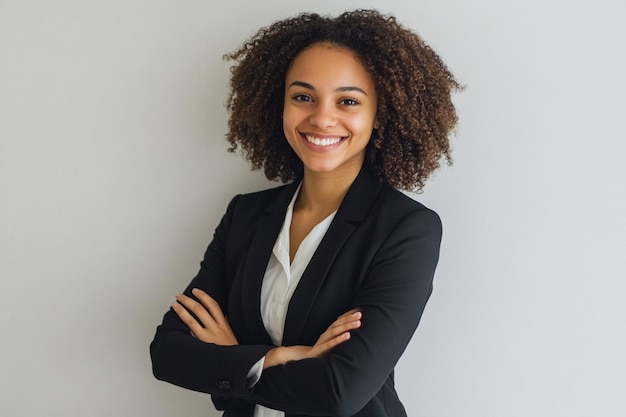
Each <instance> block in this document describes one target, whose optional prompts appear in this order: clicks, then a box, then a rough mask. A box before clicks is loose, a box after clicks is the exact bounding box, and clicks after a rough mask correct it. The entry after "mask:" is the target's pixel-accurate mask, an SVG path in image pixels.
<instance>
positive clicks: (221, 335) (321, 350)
mask: <svg viewBox="0 0 626 417" xmlns="http://www.w3.org/2000/svg"><path fill="white" fill-rule="evenodd" d="M192 294H193V295H194V296H195V297H196V298H197V299H198V300H199V301H200V302H198V301H196V300H194V299H193V298H190V297H187V296H186V295H184V294H178V295H177V296H176V301H175V302H174V303H173V304H172V308H173V309H174V312H175V313H176V314H177V315H178V317H180V319H181V320H182V321H183V323H185V324H186V325H187V327H189V330H190V332H191V335H192V336H194V337H195V338H197V339H199V340H201V341H203V342H205V343H213V344H215V345H218V346H235V345H238V344H239V342H238V341H237V338H236V337H235V334H234V333H233V331H232V329H231V327H230V324H229V323H228V319H227V318H226V316H224V313H223V312H222V309H221V308H220V306H219V304H218V302H217V301H215V300H214V299H213V298H211V296H209V295H208V294H207V293H206V292H204V291H202V290H201V289H199V288H194V289H193V290H192ZM188 310H189V311H188ZM190 311H191V312H192V313H193V315H192V314H190V313H189V312H190ZM194 315H195V317H194ZM361 316H362V314H361V312H360V311H359V310H357V309H352V310H350V311H348V312H346V313H344V314H342V315H341V316H339V317H338V318H337V320H335V321H334V322H333V323H332V324H331V325H330V326H329V327H328V329H326V331H325V332H324V333H322V334H321V335H320V337H319V338H318V339H317V342H316V343H315V345H313V346H302V345H296V346H278V347H274V348H272V349H271V350H270V351H269V352H267V354H266V356H265V362H264V364H263V369H266V368H271V367H273V366H277V365H284V364H286V363H287V362H291V361H298V360H302V359H310V358H319V357H322V356H324V355H325V354H327V353H328V352H330V351H331V350H332V349H334V348H335V347H336V346H338V345H340V344H341V343H343V342H346V341H348V340H349V339H350V331H352V330H355V329H358V328H359V327H360V326H361ZM196 318H197V319H196Z"/></svg>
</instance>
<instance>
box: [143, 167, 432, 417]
mask: <svg viewBox="0 0 626 417" xmlns="http://www.w3.org/2000/svg"><path fill="white" fill-rule="evenodd" d="M297 185H298V184H297V183H292V184H288V185H284V186H281V187H278V188H274V189H270V190H266V191H261V192H257V193H253V194H247V195H238V196H236V197H235V198H234V199H233V200H232V201H231V202H230V204H229V206H228V209H227V211H226V214H225V215H224V217H223V218H222V220H221V222H220V224H219V226H218V227H217V229H216V230H215V234H214V237H213V241H212V242H211V243H210V245H209V247H208V249H207V251H206V253H205V255H204V260H203V261H202V263H201V268H200V272H199V273H198V275H197V276H196V277H195V278H194V279H193V280H192V281H191V283H190V284H189V286H188V287H187V289H186V290H185V294H187V295H188V296H192V295H191V289H192V288H194V287H197V288H201V289H203V290H205V291H207V292H208V293H209V294H211V295H212V296H213V297H214V298H215V299H216V300H218V302H219V303H220V305H221V307H222V309H223V311H225V312H226V314H227V315H228V318H229V321H230V324H231V326H232V328H233V331H234V332H235V335H236V336H237V339H238V341H239V343H240V345H239V346H217V345H213V344H209V343H204V342H201V341H199V340H197V339H195V338H193V337H192V336H190V334H189V330H188V328H187V327H186V325H184V324H183V323H182V321H180V320H179V319H178V316H177V315H176V314H175V313H174V312H173V311H172V310H170V311H169V312H167V313H166V314H165V316H164V318H163V323H162V324H161V325H160V326H158V328H157V331H156V335H155V337H154V340H153V342H152V344H151V345H150V352H151V357H152V365H153V372H154V375H155V376H156V377H157V378H158V379H161V380H165V381H168V382H171V383H173V384H176V385H179V386H182V387H185V388H189V389H192V390H196V391H201V392H206V393H210V394H212V398H213V402H214V404H215V406H216V408H217V409H220V410H225V413H224V416H228V417H233V416H241V417H250V416H252V413H253V410H254V404H255V403H258V404H261V405H264V406H266V407H270V408H274V409H278V410H284V411H285V412H286V414H287V416H312V415H317V416H361V417H364V416H367V417H383V416H393V417H399V416H406V413H405V411H404V407H403V406H402V404H401V403H400V401H399V399H398V397H397V395H396V391H395V389H394V381H393V369H394V366H395V364H396V362H397V361H398V359H399V358H400V355H401V354H402V352H403V351H404V349H405V348H406V346H407V344H408V342H409V340H410V338H411V336H412V335H413V332H414V331H415V328H416V327H417V324H418V322H419V320H420V317H421V315H422V311H423V310H424V306H425V305H426V301H427V300H428V297H429V296H430V293H431V291H432V279H433V274H434V272H435V267H436V264H437V260H438V257H439V245H440V241H441V223H440V220H439V217H438V216H437V214H435V213H434V212H433V211H431V210H429V209H427V208H425V207H424V206H423V205H421V204H419V203H417V202H415V201H414V200H412V199H410V198H409V197H407V196H406V195H404V194H402V193H401V192H399V191H397V190H395V189H393V188H391V187H389V186H387V185H383V184H381V183H379V182H378V181H377V180H376V179H375V178H374V177H373V176H371V175H370V174H368V173H367V172H366V171H365V170H362V171H361V173H359V175H358V177H357V178H356V180H355V181H354V183H353V184H352V186H351V187H350V189H349V190H348V193H347V194H346V196H345V198H344V200H343V202H342V203H341V206H340V207H339V210H338V211H337V214H336V215H335V218H334V219H333V221H332V223H331V225H330V227H329V229H328V231H327V233H326V235H325V236H324V238H323V240H322V241H321V243H320V245H319V247H318V249H317V250H316V252H315V254H314V255H313V257H312V259H311V261H310V263H309V265H308V267H307V268H306V270H305V272H304V274H303V275H302V278H301V280H300V283H299V284H298V287H297V288H296V290H295V292H294V294H293V296H292V299H291V302H290V303H289V309H288V313H287V318H286V322H285V330H284V337H283V345H285V346H288V345H296V344H299V345H313V344H315V342H316V340H317V338H318V337H319V336H320V334H322V332H324V331H325V330H326V328H327V327H328V326H329V325H330V324H331V323H332V322H333V321H334V320H335V319H336V318H337V317H338V316H339V315H341V314H343V313H344V312H346V311H348V310H349V309H351V308H354V307H358V308H360V309H361V311H362V312H363V318H362V320H361V321H362V325H361V327H360V328H359V329H357V330H355V331H353V332H352V337H351V338H350V340H349V341H347V342H345V343H343V344H341V345H339V346H338V347H337V348H335V349H334V350H333V351H332V352H330V353H329V354H328V355H327V356H325V357H323V358H316V359H305V360H300V361H294V362H290V363H288V364H286V365H283V366H276V367H272V368H268V369H265V370H264V371H263V374H262V376H261V379H260V380H259V382H258V383H257V384H256V385H255V386H254V387H252V388H250V387H247V386H246V376H247V374H248V372H249V370H250V368H251V367H252V365H253V364H254V363H256V362H257V361H258V360H259V359H260V358H261V357H263V356H264V355H265V354H266V352H267V351H268V350H270V349H271V348H272V347H273V345H272V342H271V340H270V337H269V335H268V334H267V332H266V331H265V328H264V326H263V322H262V319H261V313H260V294H261V284H262V281H263V275H264V273H265V269H266V266H267V263H268V260H269V257H270V254H271V251H272V248H273V246H274V242H275V241H276V238H277V236H278V233H279V232H280V229H281V226H282V224H283V221H284V217H285V212H286V209H287V206H288V204H289V202H290V200H291V197H292V196H293V193H294V192H295V189H296V187H297Z"/></svg>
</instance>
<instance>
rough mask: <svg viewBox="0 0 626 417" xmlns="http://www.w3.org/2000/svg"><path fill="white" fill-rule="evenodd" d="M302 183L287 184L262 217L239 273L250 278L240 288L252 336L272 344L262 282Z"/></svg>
mask: <svg viewBox="0 0 626 417" xmlns="http://www.w3.org/2000/svg"><path fill="white" fill-rule="evenodd" d="M299 184H300V181H294V182H293V183H291V184H289V185H287V186H286V187H284V188H283V189H282V191H281V193H280V194H279V195H278V197H277V198H276V199H275V200H274V201H272V202H271V203H270V204H269V205H268V206H267V208H266V209H265V210H264V212H263V214H262V215H261V216H260V217H259V220H258V223H257V227H256V231H255V232H254V237H253V238H252V242H251V244H250V248H249V250H248V255H247V256H246V260H245V261H244V265H243V270H242V272H241V274H239V277H240V279H242V278H244V279H245V280H246V281H247V282H246V283H242V287H241V288H244V289H245V290H244V291H241V308H242V313H243V312H245V313H243V314H242V315H243V320H244V322H245V326H246V328H247V334H249V335H250V336H251V337H252V339H251V340H255V341H263V340H264V341H265V343H267V344H272V341H271V338H270V336H269V335H268V334H267V331H266V330H265V326H264V324H263V319H262V317H261V285H262V284H263V277H264V275H265V270H266V269H267V263H268V261H269V259H270V256H271V254H272V248H273V247H274V243H275V242H276V238H277V237H278V233H280V229H281V227H282V225H283V222H284V220H285V212H286V210H287V206H288V205H289V202H290V201H291V198H292V197H293V193H295V191H296V189H297V187H298V185H299Z"/></svg>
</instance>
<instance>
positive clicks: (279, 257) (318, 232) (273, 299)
mask: <svg viewBox="0 0 626 417" xmlns="http://www.w3.org/2000/svg"><path fill="white" fill-rule="evenodd" d="M301 186H302V184H301V185H300V186H299V187H298V189H297V190H296V192H295V194H294V195H293V197H292V199H291V203H289V206H288V207H287V213H285V221H284V223H283V227H282V229H281V230H280V233H279V235H278V238H277V239H276V243H275V244H274V248H273V249H272V255H271V256H270V260H269V262H268V264H267V269H266V270H265V275H264V277H263V285H262V287H261V317H262V319H263V324H264V325H265V329H266V330H267V332H268V334H269V335H270V337H271V338H272V342H273V343H274V344H275V345H276V346H280V345H281V343H282V340H283V330H284V327H285V318H286V317H287V309H288V308H289V301H290V300H291V296H292V295H293V292H294V291H295V290H296V287H297V286H298V283H299V282H300V277H302V274H303V273H304V270H305V269H306V267H307V265H308V264H309V261H310V260H311V258H312V257H313V253H314V252H315V250H316V249H317V247H318V246H319V244H320V242H321V241H322V238H323V237H324V235H325V234H326V231H327V230H328V227H329V226H330V223H331V222H332V221H333V218H334V217H335V213H337V212H336V211H335V212H333V213H331V214H330V215H329V216H328V217H326V218H325V219H324V220H322V221H321V222H320V223H318V224H317V225H316V226H315V227H314V228H313V229H312V230H311V231H310V232H309V234H308V235H307V236H306V237H305V238H304V240H303V241H302V243H300V246H299V247H298V250H297V252H296V255H295V256H294V258H293V262H291V264H290V263H289V228H290V226H291V218H292V215H293V206H294V203H295V201H296V197H297V196H298V193H299V192H300V187H301ZM264 359H265V358H263V359H261V360H260V361H259V362H257V363H256V364H255V365H254V367H253V368H252V369H251V370H250V376H251V380H250V381H249V383H250V384H251V385H254V384H256V382H258V380H259V378H260V377H261V372H262V370H263V361H264ZM284 416H285V413H283V412H282V411H277V410H273V409H271V408H266V407H263V406H261V405H258V404H257V405H256V407H255V409H254V417H284Z"/></svg>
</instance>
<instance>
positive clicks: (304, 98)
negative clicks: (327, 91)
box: [291, 94, 313, 102]
mask: <svg viewBox="0 0 626 417" xmlns="http://www.w3.org/2000/svg"><path fill="white" fill-rule="evenodd" d="M291 98H292V99H293V100H295V101H301V102H309V101H313V99H312V98H311V97H310V96H307V95H306V94H296V95H295V96H292V97H291Z"/></svg>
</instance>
